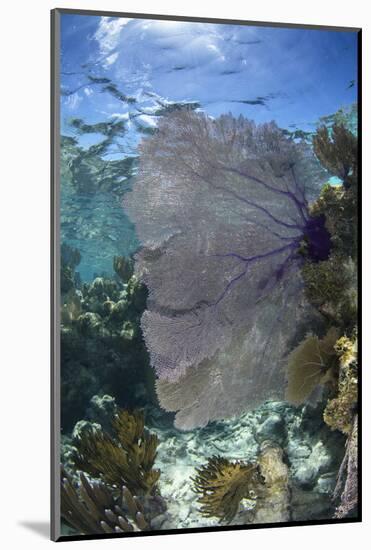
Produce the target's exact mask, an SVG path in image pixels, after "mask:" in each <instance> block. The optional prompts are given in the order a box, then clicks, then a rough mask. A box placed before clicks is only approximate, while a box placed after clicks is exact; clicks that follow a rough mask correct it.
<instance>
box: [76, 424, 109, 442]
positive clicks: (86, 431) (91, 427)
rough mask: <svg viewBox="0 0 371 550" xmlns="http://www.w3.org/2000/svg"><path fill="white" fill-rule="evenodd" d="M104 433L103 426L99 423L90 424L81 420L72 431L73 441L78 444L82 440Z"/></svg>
mask: <svg viewBox="0 0 371 550" xmlns="http://www.w3.org/2000/svg"><path fill="white" fill-rule="evenodd" d="M101 432H102V426H101V425H100V424H98V423H97V422H90V421H89V420H79V421H78V422H76V424H75V427H74V428H73V431H72V441H73V443H75V444H76V443H77V442H78V441H79V440H80V439H81V438H83V437H86V436H90V435H92V436H94V435H96V434H98V433H101Z"/></svg>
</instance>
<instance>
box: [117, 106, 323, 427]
mask: <svg viewBox="0 0 371 550" xmlns="http://www.w3.org/2000/svg"><path fill="white" fill-rule="evenodd" d="M140 159H141V160H140V168H139V173H138V178H137V181H136V183H135V185H134V187H133V191H132V192H131V193H128V194H127V197H126V199H125V204H124V207H125V209H126V211H127V212H128V214H129V216H130V217H131V219H132V221H133V222H134V223H135V226H136V230H137V233H138V236H139V238H140V240H141V243H142V247H141V249H140V251H139V252H138V253H137V255H136V274H137V276H138V277H139V278H140V279H141V280H142V281H143V282H144V283H145V284H146V286H147V287H148V291H149V296H148V302H147V310H146V311H145V313H144V315H143V317H142V329H143V334H144V338H145V342H146V345H147V348H148V350H149V353H150V357H151V363H152V366H153V367H154V369H155V371H156V374H157V378H158V381H157V391H158V395H159V399H160V403H161V404H162V406H163V407H164V408H165V409H167V410H172V411H178V413H177V415H176V421H175V424H176V425H177V426H178V427H179V428H182V429H191V428H193V427H195V426H202V425H205V424H206V423H207V422H208V421H209V420H213V419H216V418H226V417H229V416H232V415H235V414H237V413H239V412H242V411H243V410H246V409H248V408H251V407H253V406H255V405H256V404H257V403H259V402H261V401H262V400H265V399H268V398H270V397H280V396H282V391H283V389H284V373H283V370H282V359H283V357H284V355H285V354H286V353H287V348H288V344H289V342H291V340H293V339H294V338H295V335H296V334H297V332H298V330H299V329H300V324H301V323H304V322H308V318H309V317H311V315H313V312H312V311H311V310H310V308H309V306H308V304H306V303H305V300H304V298H303V292H302V282H301V279H300V270H299V269H298V268H299V267H300V262H302V256H301V254H300V253H299V250H300V249H302V247H303V242H305V243H306V250H307V254H309V256H310V258H311V259H312V261H321V260H323V259H326V258H327V257H328V254H329V249H330V239H329V236H328V233H327V230H326V228H325V220H324V218H320V217H319V218H313V217H311V216H310V213H309V207H308V204H309V201H311V200H312V199H313V198H314V197H315V196H316V195H317V193H318V190H319V189H320V186H321V185H322V184H323V182H324V181H325V179H326V174H325V173H324V171H323V170H322V169H321V167H320V165H319V163H318V162H317V160H316V159H315V158H314V156H313V154H312V152H311V150H310V148H309V147H308V146H307V145H305V144H302V143H295V142H294V141H292V140H290V139H288V138H287V137H285V136H284V135H283V134H282V132H281V131H280V130H279V129H278V127H277V126H276V125H275V124H274V123H270V124H263V125H255V124H254V123H253V122H251V121H249V120H246V119H245V118H243V117H239V118H234V117H232V116H231V115H225V116H221V117H220V118H218V119H216V120H214V119H211V118H210V117H208V116H206V115H204V114H200V113H195V112H187V111H183V112H175V113H172V114H171V115H169V116H167V117H164V118H163V119H162V120H161V121H160V123H159V127H158V130H157V132H156V133H155V134H154V135H153V136H152V137H150V138H148V139H144V140H143V142H142V144H141V146H140Z"/></svg>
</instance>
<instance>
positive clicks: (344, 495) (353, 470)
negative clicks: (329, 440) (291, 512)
mask: <svg viewBox="0 0 371 550" xmlns="http://www.w3.org/2000/svg"><path fill="white" fill-rule="evenodd" d="M333 498H334V500H335V501H336V500H338V499H340V504H339V505H338V507H337V509H336V512H335V517H336V518H346V517H354V516H355V515H356V514H357V509H358V415H356V416H355V418H354V421H353V426H352V430H351V433H350V435H349V437H348V439H347V444H346V452H345V455H344V458H343V461H342V463H341V466H340V469H339V473H338V477H337V483H336V487H335V490H334V494H333Z"/></svg>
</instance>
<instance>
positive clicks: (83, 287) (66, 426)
mask: <svg viewBox="0 0 371 550" xmlns="http://www.w3.org/2000/svg"><path fill="white" fill-rule="evenodd" d="M74 254H75V256H76V257H78V251H76V250H75V251H73V249H70V252H69V256H72V257H73V255H74ZM114 262H115V266H116V269H117V270H118V272H120V273H121V275H119V274H118V276H117V278H114V277H112V278H108V277H96V278H95V279H94V280H93V281H92V282H91V283H81V282H80V281H79V279H78V277H76V274H75V272H74V269H75V267H74V266H76V262H75V263H71V262H70V263H69V264H68V265H67V264H66V265H67V268H68V274H69V278H68V281H69V284H68V285H66V288H67V290H66V292H65V293H63V294H62V308H61V382H62V388H61V392H62V393H61V396H62V402H63V407H62V428H63V430H64V432H68V431H70V430H71V429H72V427H73V425H74V424H75V423H76V422H77V420H79V419H81V418H83V416H84V414H85V411H86V408H87V406H88V403H89V401H90V399H91V397H92V396H93V395H94V394H96V395H100V396H102V395H104V394H105V393H107V394H109V395H112V396H113V397H115V398H116V400H117V404H118V405H120V406H121V407H123V408H133V407H135V406H140V405H141V401H140V395H143V396H145V399H144V400H143V398H142V401H143V404H144V402H148V401H151V400H154V399H155V396H154V383H153V378H154V376H153V373H152V369H150V368H149V358H148V353H147V350H146V348H145V346H144V342H143V338H142V332H141V329H140V317H141V314H142V312H143V311H144V308H145V304H146V299H147V291H146V289H145V288H144V287H143V285H141V284H139V282H138V281H137V279H136V277H135V276H133V275H132V273H131V267H130V266H131V262H130V259H124V258H122V257H116V258H115V260H114ZM67 268H66V269H67ZM122 277H124V279H123V278H122Z"/></svg>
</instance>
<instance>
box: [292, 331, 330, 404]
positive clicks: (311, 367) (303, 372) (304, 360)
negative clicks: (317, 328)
mask: <svg viewBox="0 0 371 550" xmlns="http://www.w3.org/2000/svg"><path fill="white" fill-rule="evenodd" d="M337 338H338V332H337V329H336V328H331V329H330V330H329V331H328V332H327V334H326V336H325V337H324V338H321V339H320V338H318V336H315V335H310V336H307V337H306V338H305V340H303V342H301V344H299V346H298V347H296V348H295V349H294V350H293V351H292V352H291V353H290V355H289V358H288V365H287V380H288V384H287V389H286V399H287V400H288V401H290V402H291V403H293V404H295V405H300V404H301V403H303V402H304V401H305V400H306V399H307V398H308V397H310V395H311V393H312V392H313V390H314V389H315V388H316V387H317V386H318V385H319V384H326V383H329V382H333V383H334V378H335V379H336V367H337V354H336V351H335V348H334V346H335V343H336V340H337Z"/></svg>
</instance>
